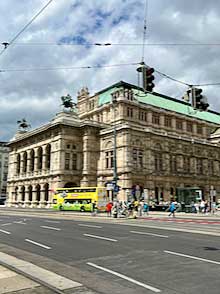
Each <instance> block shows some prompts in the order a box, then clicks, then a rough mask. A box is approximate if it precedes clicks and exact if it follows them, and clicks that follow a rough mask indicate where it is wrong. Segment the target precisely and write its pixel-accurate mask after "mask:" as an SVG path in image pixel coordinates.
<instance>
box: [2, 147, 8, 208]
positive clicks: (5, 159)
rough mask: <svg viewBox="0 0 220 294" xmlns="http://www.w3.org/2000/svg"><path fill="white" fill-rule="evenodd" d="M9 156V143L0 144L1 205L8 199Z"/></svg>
mask: <svg viewBox="0 0 220 294" xmlns="http://www.w3.org/2000/svg"><path fill="white" fill-rule="evenodd" d="M8 155H9V148H8V146H7V142H0V204H3V203H4V202H5V199H6V187H7V175H8Z"/></svg>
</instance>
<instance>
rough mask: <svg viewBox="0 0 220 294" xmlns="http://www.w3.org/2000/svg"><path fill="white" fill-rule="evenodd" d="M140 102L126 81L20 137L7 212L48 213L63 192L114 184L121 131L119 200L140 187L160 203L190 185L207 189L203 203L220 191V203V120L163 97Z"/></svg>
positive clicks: (81, 97) (14, 146) (85, 97)
mask: <svg viewBox="0 0 220 294" xmlns="http://www.w3.org/2000/svg"><path fill="white" fill-rule="evenodd" d="M141 95H143V93H142V92H141V90H139V89H138V87H135V86H133V85H130V84H127V83H124V82H120V83H117V84H115V85H113V86H111V87H109V88H107V89H105V90H102V91H100V92H98V93H97V94H95V95H93V96H90V95H89V92H88V89H87V88H84V89H82V90H81V91H80V92H79V93H78V101H77V108H78V111H77V114H76V113H65V112H62V113H59V114H58V115H56V117H55V119H54V120H52V121H51V122H50V123H49V124H47V125H45V126H43V127H41V128H39V129H36V130H33V131H29V132H25V133H22V134H21V133H18V134H17V135H16V136H15V138H13V139H12V140H11V141H10V144H9V145H10V148H11V152H10V159H9V160H10V161H9V177H8V195H9V198H8V205H23V206H27V205H28V206H29V205H31V206H36V205H38V206H45V205H48V206H49V205H50V203H51V199H52V195H53V191H54V190H56V188H57V187H68V186H90V187H91V186H97V185H99V186H103V185H105V184H106V183H107V182H110V181H112V179H113V165H114V130H115V131H116V149H117V152H116V155H117V175H118V178H119V179H118V185H119V186H120V187H121V190H120V191H119V193H118V198H119V199H127V196H128V194H130V192H131V187H132V186H133V185H139V186H141V187H143V188H144V189H145V191H147V193H148V196H149V197H151V198H153V199H156V201H158V202H159V201H160V200H161V199H163V200H168V199H169V198H170V195H175V193H176V188H177V187H190V186H194V187H199V188H200V189H202V190H203V196H204V198H207V197H208V195H209V190H210V187H211V186H214V188H215V190H216V192H217V198H220V196H218V195H220V184H219V183H220V181H219V179H220V144H219V136H218V134H217V133H216V132H215V133H214V134H211V132H212V131H213V130H215V129H216V128H218V127H219V123H220V115H219V114H217V113H214V112H213V113H211V112H210V113H206V116H207V118H206V116H205V114H201V113H196V111H195V110H193V109H191V108H190V106H187V105H186V103H184V102H181V101H178V100H175V99H172V98H169V97H166V96H163V95H159V94H155V95H154V97H153V96H152V99H153V98H154V101H156V102H158V103H154V104H155V105H154V104H153V103H152V100H150V99H151V96H150V95H148V94H147V95H146V94H144V95H145V97H146V101H144V102H143V101H142V100H143V98H142V96H141ZM112 99H114V101H115V103H114V104H113V103H112ZM161 101H163V103H165V104H164V105H165V106H163V104H161V105H159V102H160V103H162V102H161ZM169 103H170V105H171V104H172V103H173V104H175V105H176V106H175V107H176V109H175V108H174V109H172V107H170V109H169V107H167V106H166V105H168V104H169ZM156 104H157V105H156ZM171 106H172V105H171ZM182 108H184V109H188V108H189V113H183V112H182ZM193 111H194V112H193ZM212 118H215V121H212ZM218 119H219V123H218ZM216 200H217V199H216Z"/></svg>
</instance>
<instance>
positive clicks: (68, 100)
mask: <svg viewBox="0 0 220 294" xmlns="http://www.w3.org/2000/svg"><path fill="white" fill-rule="evenodd" d="M61 100H62V105H63V107H64V109H65V108H66V109H68V108H69V109H70V111H71V110H73V109H74V108H75V107H76V103H74V102H73V101H72V97H71V96H70V95H69V94H67V95H66V96H62V97H61Z"/></svg>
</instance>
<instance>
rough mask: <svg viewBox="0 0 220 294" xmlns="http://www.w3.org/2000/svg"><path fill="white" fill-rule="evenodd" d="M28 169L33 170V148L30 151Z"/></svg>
mask: <svg viewBox="0 0 220 294" xmlns="http://www.w3.org/2000/svg"><path fill="white" fill-rule="evenodd" d="M30 171H34V150H33V149H32V150H31V152H30Z"/></svg>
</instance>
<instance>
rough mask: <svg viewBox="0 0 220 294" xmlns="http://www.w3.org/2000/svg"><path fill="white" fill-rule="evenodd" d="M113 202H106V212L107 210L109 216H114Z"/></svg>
mask: <svg viewBox="0 0 220 294" xmlns="http://www.w3.org/2000/svg"><path fill="white" fill-rule="evenodd" d="M112 206H113V204H112V202H108V203H107V204H106V212H107V216H109V217H111V216H112Z"/></svg>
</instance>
